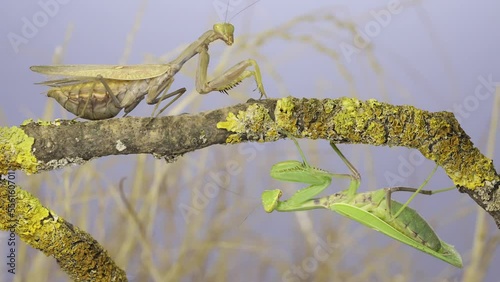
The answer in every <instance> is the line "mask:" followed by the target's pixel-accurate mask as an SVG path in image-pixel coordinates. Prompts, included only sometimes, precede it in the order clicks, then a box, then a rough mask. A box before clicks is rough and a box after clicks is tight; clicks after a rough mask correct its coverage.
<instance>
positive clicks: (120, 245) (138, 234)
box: [15, 9, 500, 281]
mask: <svg viewBox="0 0 500 282" xmlns="http://www.w3.org/2000/svg"><path fill="white" fill-rule="evenodd" d="M326 11H327V9H325V10H324V11H314V12H311V13H308V14H305V15H304V16H302V17H299V18H296V19H292V20H291V21H289V22H287V23H285V24H282V25H280V26H277V27H276V26H275V27H270V29H269V30H267V31H265V32H261V33H258V34H252V35H248V34H247V35H241V36H237V38H236V39H235V42H236V44H235V46H233V47H228V48H224V49H223V53H217V52H216V53H215V54H214V53H212V54H211V55H212V61H211V66H212V67H211V68H212V69H213V71H214V72H216V73H221V72H222V71H223V70H224V69H226V68H227V67H229V66H231V65H232V64H234V63H236V62H237V61H238V60H239V59H240V58H241V59H243V58H248V57H251V58H253V59H255V60H257V62H259V64H260V66H261V69H262V72H263V73H265V74H266V76H267V77H266V78H264V80H268V81H269V80H273V82H274V83H275V84H276V85H277V86H276V89H277V92H273V93H271V92H268V94H269V96H271V97H278V95H279V96H285V95H289V94H291V93H290V92H289V90H288V88H289V87H288V86H286V85H285V84H284V83H283V79H282V78H281V77H280V75H279V70H277V69H276V68H275V66H274V63H273V62H274V61H273V60H272V59H271V56H270V55H269V53H266V50H267V48H269V47H268V46H269V44H270V42H272V41H273V40H282V41H286V42H289V43H288V44H290V45H296V46H301V45H302V46H306V47H307V48H311V50H313V51H314V52H319V53H321V54H323V55H325V56H326V57H327V58H329V60H330V61H328V62H325V64H327V63H328V64H332V65H334V66H335V67H336V70H337V72H338V74H339V75H340V76H338V78H337V79H338V80H340V79H341V78H342V80H343V81H344V83H345V84H346V85H347V88H346V89H347V91H343V93H346V94H349V95H353V96H354V95H357V94H358V91H357V90H356V84H357V83H359V82H357V81H355V80H354V78H353V76H352V74H351V73H350V70H349V69H348V68H347V67H346V66H345V63H344V60H343V58H342V55H341V54H339V53H338V52H337V51H336V48H334V47H336V46H337V44H333V45H332V44H330V43H329V42H331V41H332V40H333V41H337V43H338V41H340V40H351V41H352V36H354V32H355V28H356V25H357V24H356V23H355V22H353V21H349V20H344V19H340V18H338V17H337V16H336V15H335V13H333V12H326ZM138 18H140V17H138ZM193 39H194V38H193ZM238 42H241V43H238ZM331 46H334V47H331ZM372 47H373V46H370V45H369V46H368V47H367V48H365V49H364V50H363V52H364V58H365V59H366V60H365V61H364V67H366V68H367V69H368V70H369V71H367V72H369V73H367V74H366V75H368V76H371V77H374V78H375V79H377V80H378V82H379V83H378V85H379V86H380V88H379V90H381V91H380V92H381V93H387V92H386V91H384V90H383V89H385V88H386V87H387V86H386V85H385V84H386V81H385V80H384V79H383V75H382V73H383V69H384V68H383V67H382V66H381V64H380V63H379V61H378V60H377V59H376V56H375V55H374V54H373V53H372ZM181 48H182V47H181ZM181 48H179V49H177V50H173V51H171V52H169V53H168V54H165V55H163V56H161V57H159V58H155V57H153V56H151V57H148V58H147V60H146V61H147V62H148V63H151V62H166V61H168V60H169V58H172V56H174V55H175V54H177V53H178V52H179V51H180V50H181ZM126 50H129V49H126ZM127 52H129V51H127ZM61 55H62V53H60V54H58V56H61ZM56 61H61V57H57V58H56ZM195 67H196V60H194V61H193V62H190V63H188V64H187V65H186V67H185V68H184V69H183V70H182V71H181V73H182V74H183V75H186V76H190V77H194V74H195ZM193 81H194V80H193ZM193 85H194V82H193ZM186 87H187V86H186ZM250 87H253V85H247V84H243V85H242V86H240V87H236V88H235V89H233V90H232V91H231V93H230V95H231V96H232V97H233V98H234V97H240V99H248V98H249V96H250V95H252V92H251V90H252V89H251V88H250ZM188 89H191V92H192V93H186V94H185V95H184V96H183V97H182V98H181V100H180V101H178V103H176V104H175V105H173V106H172V109H169V111H168V112H169V114H173V113H175V114H177V113H181V112H197V111H199V110H198V109H199V107H200V104H199V103H200V101H202V100H203V99H210V98H211V97H208V96H202V97H201V98H199V97H198V96H197V94H196V93H195V91H194V90H193V89H194V86H192V85H191V86H190V87H188ZM314 92H315V95H316V97H320V96H321V95H323V94H322V93H331V92H332V89H330V88H328V87H323V86H322V85H321V82H318V85H317V86H316V87H315V91H314ZM333 92H337V91H333ZM408 92H409V91H408ZM248 93H250V94H248ZM254 94H255V93H254ZM209 95H210V96H216V95H218V94H217V93H213V94H209ZM255 95H257V94H255ZM325 95H328V94H325ZM382 95H384V94H382ZM498 96H499V95H497V99H498ZM221 97H222V99H225V98H226V97H225V96H221ZM252 98H256V97H252ZM385 100H386V101H390V98H389V97H386V98H385ZM57 107H59V105H57V106H54V102H53V101H49V102H48V106H47V114H46V116H44V117H43V118H44V119H52V118H53V114H52V113H53V111H54V109H55V108H57ZM499 108H500V107H499V106H496V107H494V108H493V109H494V111H495V113H497V111H498V109H499ZM497 120H498V119H494V120H493V116H492V123H493V125H492V127H491V130H490V131H489V133H490V134H491V135H490V136H493V137H491V138H494V136H495V133H496V128H497V127H498V126H497V125H496V122H497ZM490 141H492V142H493V143H491V142H490V143H491V144H495V142H494V141H495V140H494V139H493V140H492V139H490ZM311 144H314V143H308V144H307V145H305V146H304V148H303V149H304V151H305V153H306V156H308V157H309V161H310V163H312V164H315V163H317V161H318V157H319V156H321V153H318V151H317V150H318V149H317V148H316V147H313V146H311ZM96 145H97V144H96ZM281 145H283V146H285V144H284V143H283V144H280V146H281ZM241 146H242V147H238V148H237V147H236V146H226V147H215V148H213V147H212V148H207V149H205V150H201V151H198V152H195V153H192V154H188V155H185V156H183V157H182V158H180V159H179V160H178V161H177V162H175V163H171V164H167V163H165V162H164V161H160V160H155V159H153V158H152V157H150V156H126V157H123V156H122V157H107V158H103V159H100V160H94V161H92V162H89V163H87V164H85V165H83V166H79V167H71V168H65V169H63V170H59V171H53V172H50V173H43V174H40V175H33V176H30V177H22V179H19V180H20V183H19V184H20V185H21V186H22V187H29V189H30V192H31V193H33V194H34V195H36V196H38V197H39V198H40V200H41V201H42V203H43V204H44V205H46V206H47V207H49V208H50V209H52V210H54V211H56V213H58V214H59V215H61V216H63V217H65V219H66V220H68V221H69V222H72V223H73V224H75V225H77V226H78V227H80V228H82V229H83V230H86V231H88V232H90V233H91V234H92V235H93V236H94V238H95V239H96V240H97V241H99V242H100V243H101V244H102V245H103V246H104V247H105V248H106V249H107V250H108V252H109V253H110V255H111V256H112V257H113V258H115V261H116V262H117V264H118V265H120V266H121V267H122V268H124V269H125V270H126V271H127V274H128V277H129V279H130V281H286V280H281V279H282V277H283V275H285V274H286V273H287V271H293V269H294V267H299V268H301V269H302V271H303V273H304V276H303V279H302V280H290V281H481V279H478V278H481V277H483V276H482V275H485V274H486V273H487V271H488V269H489V267H490V265H491V261H488V260H486V261H485V260H484V259H485V257H484V256H481V254H482V253H481V251H482V250H483V251H484V250H490V251H491V250H495V249H496V247H497V244H498V239H499V236H498V234H497V232H498V231H497V230H495V229H494V228H491V224H488V223H487V222H488V221H490V219H489V218H485V217H484V213H482V212H479V214H482V215H480V216H478V217H479V218H480V220H479V221H478V223H477V226H476V228H477V236H476V242H475V244H474V248H476V249H471V250H462V249H460V251H461V253H462V255H463V257H464V264H465V268H464V269H465V272H464V271H463V270H457V269H454V268H452V267H450V266H447V265H445V264H444V263H442V270H441V271H440V272H438V273H429V272H427V271H426V269H425V268H423V267H422V266H420V265H419V264H418V263H417V261H415V260H414V259H412V255H415V252H416V251H410V248H408V247H406V246H403V245H402V244H400V243H398V242H396V241H394V242H393V241H391V240H390V239H388V240H386V241H385V242H386V243H384V244H380V242H379V239H380V237H377V238H374V237H373V236H372V235H374V234H375V233H376V232H374V231H372V230H369V229H367V228H365V227H363V226H360V225H359V224H357V223H352V222H349V221H348V220H346V219H344V218H341V217H340V216H336V215H334V214H333V213H329V212H326V211H310V212H301V213H290V214H283V213H275V214H270V215H267V214H264V213H263V211H262V209H261V207H260V200H259V198H258V195H260V192H261V191H262V190H263V189H268V188H271V187H267V186H265V185H268V184H267V183H268V181H269V178H270V177H269V176H268V170H269V168H270V166H271V165H272V164H273V163H275V162H278V161H282V160H286V159H294V158H296V159H298V154H294V155H290V156H285V155H284V154H282V153H281V154H280V151H279V150H276V152H275V153H272V151H270V150H269V149H267V148H268V147H266V149H263V148H258V147H257V146H260V145H249V144H246V145H245V144H243V145H241ZM287 146H289V147H290V151H291V152H293V150H294V146H293V144H292V143H291V142H290V143H289V144H287ZM307 146H310V147H309V148H308V147H307ZM494 147H495V146H494V145H493V146H491V147H490V148H489V151H488V154H489V156H490V157H492V156H493V150H494V149H495V148H494ZM243 148H244V149H246V150H247V151H246V152H253V154H257V156H255V155H252V154H250V153H248V154H247V153H242V151H238V150H243ZM275 148H278V147H275ZM264 150H265V151H264ZM387 150H389V149H387ZM331 156H332V158H334V153H333V152H331ZM358 156H359V154H358ZM363 162H365V164H364V166H365V170H364V171H373V170H371V169H370V168H372V167H373V166H374V164H373V159H372V156H371V153H370V152H369V151H366V152H365V153H364V155H363ZM228 164H233V165H236V166H238V167H239V168H240V172H239V173H235V174H234V175H232V176H231V177H230V178H229V179H230V180H227V179H226V180H227V181H226V180H224V181H222V182H223V183H222V185H219V186H218V187H219V188H220V190H219V191H217V188H214V187H216V186H215V185H211V184H214V183H216V182H217V181H215V180H214V178H213V177H211V176H210V175H211V174H210V173H216V174H217V173H219V176H221V175H223V174H225V175H226V176H227V175H228V167H227V166H228ZM325 169H329V168H328V167H325ZM363 176H364V179H368V181H370V179H373V175H363ZM122 178H125V179H124V180H123V182H122V185H120V180H121V179H122ZM422 180H423V178H422ZM364 183H365V186H368V187H370V188H368V189H372V188H382V187H375V186H374V185H372V186H370V185H366V183H369V182H364ZM295 188H297V189H298V188H300V187H299V186H297V187H295ZM196 190H197V191H201V192H200V193H202V194H203V195H205V197H201V198H203V199H205V200H206V201H205V200H200V199H201V198H200V193H197V192H195V191H196ZM207 191H208V192H207ZM450 193H451V192H450ZM207 195H208V196H207ZM250 195H251V196H250ZM468 200H469V201H470V199H468ZM469 211H470V210H469ZM464 216H465V215H463V214H462V215H457V216H456V217H451V219H450V218H448V220H460V218H462V217H464ZM436 217H438V218H439V217H440V215H436ZM276 223H277V224H276ZM273 224H274V225H273ZM488 227H489V228H490V229H488ZM438 233H439V232H438ZM443 239H444V240H446V238H443ZM319 242H330V243H319ZM325 244H327V245H328V244H329V245H328V246H329V247H330V249H328V246H327V245H325ZM20 246H21V247H20V249H19V253H18V255H19V257H18V261H19V262H20V266H19V270H20V271H19V273H18V274H16V275H15V281H65V280H66V279H67V276H66V275H65V274H64V273H62V272H61V271H60V269H59V267H58V266H57V264H56V262H55V261H54V260H53V259H51V258H47V257H45V256H44V255H43V254H42V253H40V252H38V251H37V250H34V249H31V248H30V247H26V246H25V245H24V244H20ZM283 246H286V247H283ZM318 248H321V249H322V250H323V251H324V250H328V255H327V256H326V258H325V259H324V260H322V259H318ZM462 251H463V252H462ZM492 253H493V252H492ZM472 259H474V260H481V261H471V260H472ZM434 262H435V263H436V264H438V263H440V262H439V261H438V260H435V261H434ZM440 266H441V265H440ZM308 269H309V270H308ZM464 273H467V275H466V278H464V276H463V275H464ZM295 277H298V276H295Z"/></svg>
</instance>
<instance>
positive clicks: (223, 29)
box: [214, 23, 234, 46]
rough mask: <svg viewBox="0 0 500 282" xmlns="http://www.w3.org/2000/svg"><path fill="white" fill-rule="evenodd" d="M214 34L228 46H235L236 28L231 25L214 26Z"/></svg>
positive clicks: (219, 24) (220, 24)
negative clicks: (234, 35)
mask: <svg viewBox="0 0 500 282" xmlns="http://www.w3.org/2000/svg"><path fill="white" fill-rule="evenodd" d="M214 32H215V34H217V37H218V38H220V39H221V40H222V41H224V42H225V43H226V44H227V45H229V46H231V45H233V42H234V38H233V34H234V26H233V25H232V24H230V23H218V24H214Z"/></svg>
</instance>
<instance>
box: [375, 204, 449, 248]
mask: <svg viewBox="0 0 500 282" xmlns="http://www.w3.org/2000/svg"><path fill="white" fill-rule="evenodd" d="M402 206H403V205H402V204H401V203H399V202H396V201H393V200H391V213H390V214H389V213H388V212H387V204H386V201H385V200H384V201H382V202H381V203H380V205H379V206H378V208H376V209H375V210H376V213H377V216H378V217H380V218H382V219H383V220H384V221H385V222H387V223H388V224H389V225H391V226H392V227H394V228H396V229H397V230H399V231H400V232H402V233H404V234H405V235H407V236H409V237H411V238H413V239H415V240H417V241H418V242H420V243H422V244H423V245H425V246H427V247H429V248H431V249H433V250H435V251H439V250H440V249H441V240H439V237H438V236H437V235H436V233H435V232H434V230H433V229H432V227H431V226H430V225H429V224H427V222H426V221H425V220H424V219H423V218H422V217H421V216H420V215H419V214H418V213H417V212H416V211H415V210H414V209H412V208H409V207H405V209H404V210H403V211H402V212H401V213H400V214H399V215H398V217H397V218H392V216H391V215H394V214H396V213H397V212H398V211H399V210H400V209H401V207H402Z"/></svg>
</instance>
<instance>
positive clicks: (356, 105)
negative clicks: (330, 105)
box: [333, 98, 373, 143]
mask: <svg viewBox="0 0 500 282" xmlns="http://www.w3.org/2000/svg"><path fill="white" fill-rule="evenodd" d="M340 100H341V102H340V105H341V108H340V110H339V111H338V112H337V113H336V115H335V116H334V117H333V125H334V128H335V131H336V132H337V133H338V134H339V135H341V136H345V137H346V138H348V139H350V140H351V141H352V142H353V143H359V142H361V141H362V133H363V132H365V128H366V125H367V122H368V121H369V120H370V119H372V118H373V115H372V114H373V113H372V111H371V110H370V109H369V107H366V105H364V104H362V103H361V102H360V101H359V100H358V99H355V98H340Z"/></svg>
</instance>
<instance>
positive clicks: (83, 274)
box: [0, 179, 127, 281]
mask: <svg viewBox="0 0 500 282" xmlns="http://www.w3.org/2000/svg"><path fill="white" fill-rule="evenodd" d="M0 230H8V231H10V232H13V233H16V234H17V235H18V236H19V237H20V239H21V240H23V241H24V242H25V243H26V244H28V245H30V246H31V247H33V248H36V249H39V250H41V251H42V252H43V253H44V254H45V255H47V256H51V257H54V258H55V259H56V260H57V263H58V264H59V266H60V267H61V269H62V270H63V271H64V272H66V273H67V274H68V275H69V276H70V277H71V279H72V280H74V281H127V277H126V275H125V271H123V270H122V269H120V268H119V267H118V266H117V265H116V264H115V262H114V261H113V260H112V259H111V257H110V256H109V255H108V253H107V252H106V250H104V249H103V247H102V246H101V245H99V243H98V242H97V241H96V240H94V238H92V236H91V235H90V234H88V233H86V232H85V231H82V230H80V229H79V228H78V227H76V226H73V225H72V224H71V223H69V222H67V221H66V220H64V219H63V218H61V217H59V216H57V215H56V214H55V213H54V212H53V211H51V210H49V209H47V208H46V207H44V206H42V204H40V201H39V200H38V199H37V198H35V197H34V196H33V195H31V194H30V193H28V192H26V191H24V190H22V189H21V188H20V187H18V186H16V185H15V184H14V183H12V182H9V181H8V180H4V179H2V180H0Z"/></svg>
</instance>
